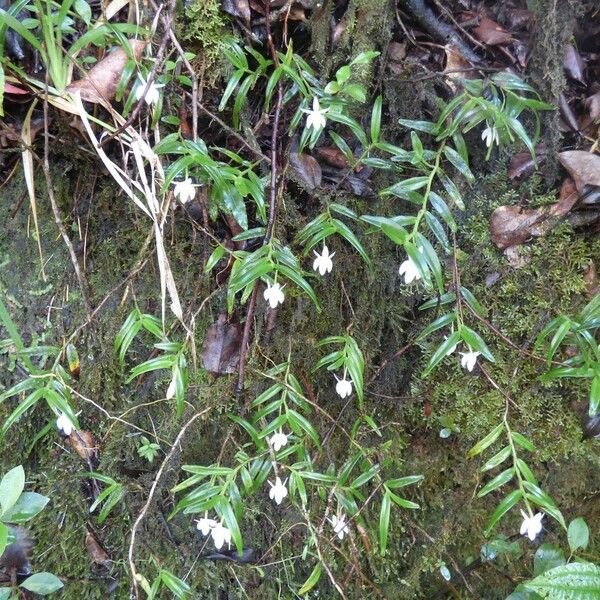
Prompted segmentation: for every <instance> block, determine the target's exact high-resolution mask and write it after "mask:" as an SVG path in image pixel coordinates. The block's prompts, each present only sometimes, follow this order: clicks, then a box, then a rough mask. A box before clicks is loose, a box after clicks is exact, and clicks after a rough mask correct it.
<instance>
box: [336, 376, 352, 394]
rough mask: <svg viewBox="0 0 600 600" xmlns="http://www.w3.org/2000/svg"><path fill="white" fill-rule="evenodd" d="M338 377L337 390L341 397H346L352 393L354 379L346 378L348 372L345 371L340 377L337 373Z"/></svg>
mask: <svg viewBox="0 0 600 600" xmlns="http://www.w3.org/2000/svg"><path fill="white" fill-rule="evenodd" d="M334 376H335V378H336V379H337V383H336V384H335V391H336V392H337V393H338V396H340V397H341V398H345V397H346V396H349V395H350V394H351V393H352V381H350V380H349V379H346V374H345V373H344V377H342V379H340V378H339V377H338V376H337V375H335V374H334Z"/></svg>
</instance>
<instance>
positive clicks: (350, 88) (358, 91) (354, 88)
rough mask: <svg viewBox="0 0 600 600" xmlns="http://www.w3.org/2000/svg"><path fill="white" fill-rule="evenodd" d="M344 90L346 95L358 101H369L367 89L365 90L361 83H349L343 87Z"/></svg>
mask: <svg viewBox="0 0 600 600" xmlns="http://www.w3.org/2000/svg"><path fill="white" fill-rule="evenodd" d="M342 92H343V93H344V94H345V95H346V96H350V97H351V98H354V100H357V101H358V102H361V103H363V102H366V101H367V91H366V90H365V87H364V86H363V85H361V84H360V83H348V84H347V85H345V86H344V87H343V89H342Z"/></svg>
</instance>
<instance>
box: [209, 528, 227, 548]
mask: <svg viewBox="0 0 600 600" xmlns="http://www.w3.org/2000/svg"><path fill="white" fill-rule="evenodd" d="M210 534H211V536H212V539H213V542H214V544H215V548H216V549H217V550H220V549H221V548H222V547H223V544H225V543H227V547H228V548H229V546H231V531H229V529H227V527H225V526H224V525H223V523H215V525H213V527H212V529H211V530H210Z"/></svg>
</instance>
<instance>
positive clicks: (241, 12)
mask: <svg viewBox="0 0 600 600" xmlns="http://www.w3.org/2000/svg"><path fill="white" fill-rule="evenodd" d="M221 7H222V8H223V10H224V11H225V12H226V13H228V14H230V15H232V16H233V17H238V18H239V19H242V20H243V21H244V23H246V25H247V26H249V25H250V3H249V2H248V0H223V2H222V4H221Z"/></svg>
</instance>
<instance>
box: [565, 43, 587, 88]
mask: <svg viewBox="0 0 600 600" xmlns="http://www.w3.org/2000/svg"><path fill="white" fill-rule="evenodd" d="M563 67H564V69H565V71H566V72H567V75H569V77H571V79H574V80H575V81H579V83H583V84H584V85H585V74H584V72H585V63H584V62H583V59H582V58H581V56H580V55H579V52H577V50H576V49H575V47H574V46H573V45H572V44H567V45H566V46H565V58H564V61H563Z"/></svg>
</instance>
